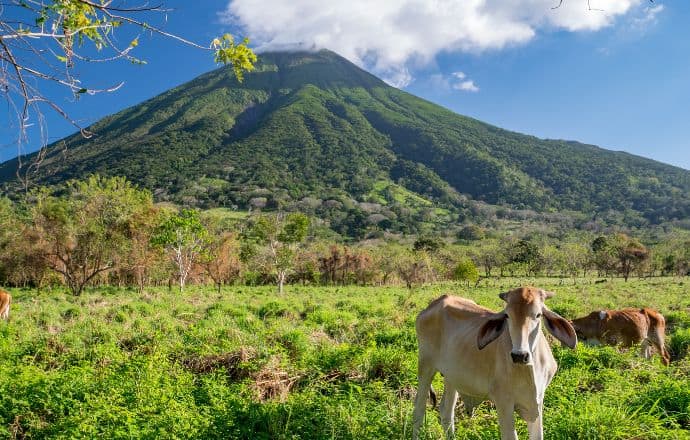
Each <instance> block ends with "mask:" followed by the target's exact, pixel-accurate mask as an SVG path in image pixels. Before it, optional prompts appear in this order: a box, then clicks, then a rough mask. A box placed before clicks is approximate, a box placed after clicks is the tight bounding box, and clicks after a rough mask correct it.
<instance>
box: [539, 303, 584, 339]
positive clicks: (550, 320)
mask: <svg viewBox="0 0 690 440" xmlns="http://www.w3.org/2000/svg"><path fill="white" fill-rule="evenodd" d="M542 315H543V316H544V324H546V329H547V330H548V331H549V333H551V334H552V335H554V336H555V337H556V339H558V340H559V341H561V342H562V343H564V344H565V345H567V346H568V347H570V348H575V345H577V334H576V333H575V329H574V328H573V326H572V324H570V323H569V322H568V321H567V320H566V319H564V318H562V317H561V316H560V315H559V314H557V313H554V312H552V311H551V310H549V309H547V308H546V307H544V308H542Z"/></svg>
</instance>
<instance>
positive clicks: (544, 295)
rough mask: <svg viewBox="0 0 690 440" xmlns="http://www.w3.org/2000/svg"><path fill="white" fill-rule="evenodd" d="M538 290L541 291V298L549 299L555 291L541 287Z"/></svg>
mask: <svg viewBox="0 0 690 440" xmlns="http://www.w3.org/2000/svg"><path fill="white" fill-rule="evenodd" d="M540 292H541V299H542V300H545V299H549V298H551V297H553V296H554V295H555V293H553V292H549V291H548V290H544V289H541V291H540Z"/></svg>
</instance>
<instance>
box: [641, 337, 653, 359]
mask: <svg viewBox="0 0 690 440" xmlns="http://www.w3.org/2000/svg"><path fill="white" fill-rule="evenodd" d="M640 356H642V357H643V358H645V359H649V358H651V357H652V344H650V343H649V341H648V340H647V339H643V340H642V345H641V347H640Z"/></svg>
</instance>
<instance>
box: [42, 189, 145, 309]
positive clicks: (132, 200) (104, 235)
mask: <svg viewBox="0 0 690 440" xmlns="http://www.w3.org/2000/svg"><path fill="white" fill-rule="evenodd" d="M32 198H34V199H35V200H36V201H35V204H34V205H33V207H32V222H33V228H34V230H35V232H36V236H37V237H38V238H40V239H41V240H43V242H44V245H43V246H41V247H39V248H38V249H37V251H38V252H40V253H41V254H40V256H41V257H42V258H43V259H44V261H45V262H46V265H47V266H48V267H50V268H51V269H52V270H54V271H55V272H58V273H59V274H61V275H62V276H63V277H64V279H65V282H66V283H67V286H68V287H69V289H70V290H71V291H72V294H73V295H75V296H79V295H80V294H81V293H82V291H83V289H84V287H85V286H86V285H87V284H88V283H89V282H90V281H92V280H93V279H94V278H95V277H96V276H97V275H99V274H101V273H104V272H107V271H109V270H111V269H113V268H114V267H115V266H116V264H117V262H118V261H119V258H120V256H121V255H123V254H126V252H127V247H128V245H129V239H128V236H127V229H128V226H129V223H130V221H131V219H132V218H133V217H134V216H136V215H137V213H139V212H141V211H142V210H147V209H149V208H150V206H151V205H152V203H153V201H152V197H151V194H150V193H149V192H148V191H142V190H139V189H137V188H136V187H134V186H133V185H132V184H131V183H130V182H128V181H127V180H126V179H125V178H123V177H113V178H103V177H99V176H92V177H90V178H88V179H87V180H85V181H70V182H68V183H67V185H66V191H65V194H64V195H62V196H56V195H54V194H53V193H52V192H51V191H50V190H47V189H42V190H39V191H37V192H36V193H35V194H33V196H32Z"/></svg>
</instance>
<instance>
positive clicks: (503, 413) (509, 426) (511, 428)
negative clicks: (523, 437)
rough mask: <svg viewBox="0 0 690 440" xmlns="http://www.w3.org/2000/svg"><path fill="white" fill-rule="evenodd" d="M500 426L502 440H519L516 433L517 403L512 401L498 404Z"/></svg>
mask: <svg viewBox="0 0 690 440" xmlns="http://www.w3.org/2000/svg"><path fill="white" fill-rule="evenodd" d="M496 412H497V413H498V426H499V427H500V429H501V440H517V438H518V437H517V432H516V431H515V416H514V414H513V413H514V412H515V403H513V402H512V401H503V402H496Z"/></svg>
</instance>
